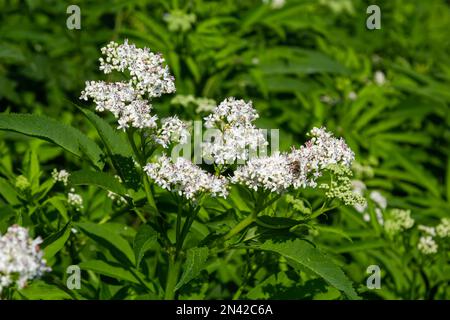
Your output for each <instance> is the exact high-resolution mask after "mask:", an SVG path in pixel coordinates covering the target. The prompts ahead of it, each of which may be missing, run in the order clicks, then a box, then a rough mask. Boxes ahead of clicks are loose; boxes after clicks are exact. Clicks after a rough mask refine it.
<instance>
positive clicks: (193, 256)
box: [175, 247, 209, 290]
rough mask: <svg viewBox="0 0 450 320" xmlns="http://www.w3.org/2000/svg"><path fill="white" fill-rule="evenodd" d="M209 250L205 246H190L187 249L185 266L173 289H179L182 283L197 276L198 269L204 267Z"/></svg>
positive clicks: (200, 269)
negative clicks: (190, 247)
mask: <svg viewBox="0 0 450 320" xmlns="http://www.w3.org/2000/svg"><path fill="white" fill-rule="evenodd" d="M208 253H209V250H208V248H207V247H201V248H192V249H189V250H188V251H187V258H186V262H185V264H184V265H185V268H184V271H183V274H182V275H181V278H180V280H179V281H178V283H177V285H176V286H175V290H178V289H180V288H181V287H182V286H183V285H185V284H187V283H188V282H189V281H191V280H192V279H194V278H195V277H197V276H198V274H199V273H200V271H202V270H203V269H204V268H205V262H206V260H207V259H208Z"/></svg>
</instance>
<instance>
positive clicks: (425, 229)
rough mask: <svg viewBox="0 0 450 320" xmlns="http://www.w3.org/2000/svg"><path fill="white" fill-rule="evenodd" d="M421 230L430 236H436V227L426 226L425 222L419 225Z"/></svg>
mask: <svg viewBox="0 0 450 320" xmlns="http://www.w3.org/2000/svg"><path fill="white" fill-rule="evenodd" d="M417 228H418V229H419V230H420V231H423V232H425V233H426V234H428V235H429V236H432V237H435V236H436V229H435V228H433V227H429V226H424V225H423V224H419V225H418V227H417Z"/></svg>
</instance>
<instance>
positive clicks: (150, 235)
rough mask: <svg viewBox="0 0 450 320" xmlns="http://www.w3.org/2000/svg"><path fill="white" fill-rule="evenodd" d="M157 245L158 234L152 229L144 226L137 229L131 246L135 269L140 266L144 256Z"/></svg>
mask: <svg viewBox="0 0 450 320" xmlns="http://www.w3.org/2000/svg"><path fill="white" fill-rule="evenodd" d="M157 244H158V233H157V232H156V231H155V230H154V229H153V228H152V227H150V226H149V225H147V224H144V225H143V226H142V227H140V228H139V230H138V232H137V234H136V237H135V238H134V244H133V248H134V255H135V258H136V266H137V267H139V265H140V264H141V260H142V258H143V257H144V254H145V253H146V252H147V251H148V250H150V249H151V248H153V247H154V246H155V245H157Z"/></svg>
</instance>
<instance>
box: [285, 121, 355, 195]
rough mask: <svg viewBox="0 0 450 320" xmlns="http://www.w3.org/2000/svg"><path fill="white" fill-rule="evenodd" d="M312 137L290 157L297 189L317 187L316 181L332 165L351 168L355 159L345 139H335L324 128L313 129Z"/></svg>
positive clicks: (292, 152) (294, 183) (294, 150)
mask: <svg viewBox="0 0 450 320" xmlns="http://www.w3.org/2000/svg"><path fill="white" fill-rule="evenodd" d="M310 135H311V136H312V138H311V139H310V140H309V141H307V142H306V143H305V144H304V145H303V146H301V147H300V148H299V149H293V150H292V151H291V153H290V154H289V155H288V159H289V161H290V163H291V169H292V171H293V172H294V179H293V186H294V187H295V188H301V187H302V188H305V187H312V188H314V187H316V185H317V183H316V180H317V178H318V177H320V176H321V175H322V170H323V169H325V168H326V167H327V166H329V165H332V164H338V165H342V166H344V167H350V165H351V163H352V161H353V159H354V157H355V155H354V153H353V151H352V150H351V149H350V148H349V147H348V146H347V144H346V143H345V141H344V139H342V138H340V139H337V138H334V137H333V134H332V133H330V132H328V131H326V130H325V129H324V128H313V129H312V130H311V131H310Z"/></svg>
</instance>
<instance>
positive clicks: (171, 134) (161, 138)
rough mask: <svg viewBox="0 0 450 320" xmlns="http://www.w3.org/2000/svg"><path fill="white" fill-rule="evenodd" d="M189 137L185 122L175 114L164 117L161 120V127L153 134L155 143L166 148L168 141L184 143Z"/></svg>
mask: <svg viewBox="0 0 450 320" xmlns="http://www.w3.org/2000/svg"><path fill="white" fill-rule="evenodd" d="M189 138H190V133H189V129H188V126H187V124H186V123H184V122H183V121H182V120H180V119H178V117H177V116H173V117H169V118H165V119H163V120H162V121H161V129H159V130H158V132H157V133H156V134H155V135H154V136H153V139H154V140H155V142H156V143H158V144H160V145H161V146H163V148H167V147H168V146H169V144H170V143H174V142H175V143H181V144H184V143H186V142H187V141H188V140H189Z"/></svg>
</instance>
